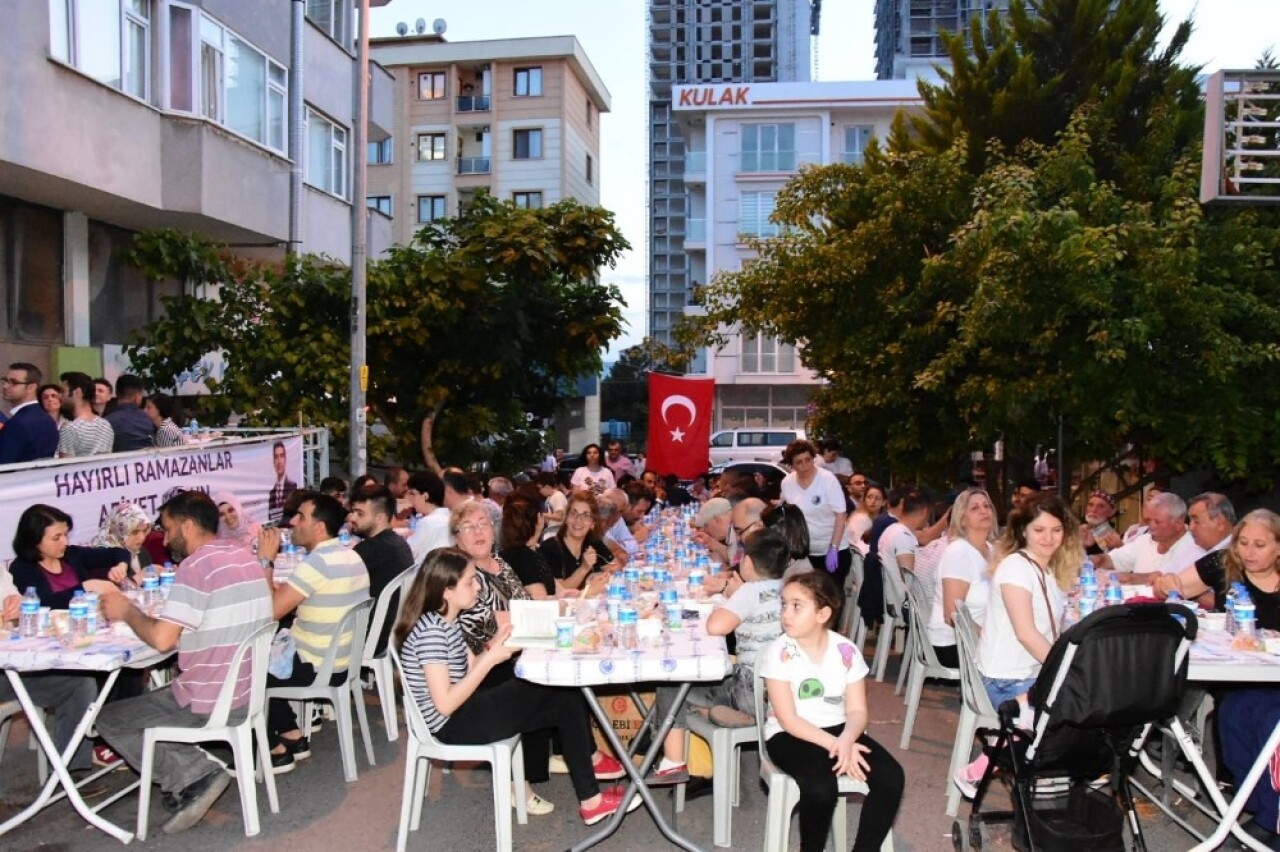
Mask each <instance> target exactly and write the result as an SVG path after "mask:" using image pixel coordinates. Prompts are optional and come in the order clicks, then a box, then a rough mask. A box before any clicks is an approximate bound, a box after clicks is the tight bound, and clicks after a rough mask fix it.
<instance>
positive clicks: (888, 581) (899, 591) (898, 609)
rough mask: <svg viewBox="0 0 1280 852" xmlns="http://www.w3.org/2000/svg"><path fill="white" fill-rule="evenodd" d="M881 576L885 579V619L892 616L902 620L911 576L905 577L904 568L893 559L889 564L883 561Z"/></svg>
mask: <svg viewBox="0 0 1280 852" xmlns="http://www.w3.org/2000/svg"><path fill="white" fill-rule="evenodd" d="M880 574H881V576H882V577H884V614H885V617H886V618H887V617H889V616H892V617H894V618H897V619H901V618H902V615H903V613H902V605H903V604H904V603H906V598H907V586H906V584H907V582H908V581H909V579H910V575H908V576H907V577H903V575H902V568H901V567H900V566H899V565H898V563H897V561H896V560H893V559H890V560H889V561H888V562H885V561H881V563H880Z"/></svg>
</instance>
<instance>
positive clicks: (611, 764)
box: [591, 754, 627, 781]
mask: <svg viewBox="0 0 1280 852" xmlns="http://www.w3.org/2000/svg"><path fill="white" fill-rule="evenodd" d="M591 768H592V770H593V771H594V772H595V774H596V780H597V781H617V780H618V779H619V778H623V777H625V776H626V774H627V770H625V769H623V768H622V764H621V763H619V762H618V761H616V760H614V759H613V758H612V757H610V756H609V755H607V754H602V755H600V759H599V760H597V761H596V762H595V763H594V764H592V766H591Z"/></svg>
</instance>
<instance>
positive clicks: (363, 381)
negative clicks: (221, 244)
mask: <svg viewBox="0 0 1280 852" xmlns="http://www.w3.org/2000/svg"><path fill="white" fill-rule="evenodd" d="M358 23H359V27H360V40H359V42H358V47H357V48H356V83H355V93H354V94H355V107H356V126H355V131H356V132H355V137H356V138H355V146H354V147H355V151H354V156H353V157H352V162H353V165H354V166H355V168H354V176H353V178H354V179H353V181H352V184H353V185H352V188H351V195H352V198H351V423H350V427H351V460H350V464H349V466H350V468H351V478H352V479H355V478H356V477H357V476H361V475H362V474H364V472H365V468H366V466H367V463H368V454H369V447H368V441H367V437H366V435H367V427H368V424H367V423H366V420H367V415H366V414H365V393H366V392H367V391H368V390H369V365H368V363H367V360H366V354H365V331H366V328H365V284H366V269H365V263H366V255H367V254H368V246H367V245H366V243H367V241H368V237H367V234H368V231H367V230H366V228H367V224H366V223H367V221H368V213H369V211H368V209H367V207H366V206H365V195H366V192H365V183H366V178H367V169H368V147H369V146H368V142H369V0H360V17H359V22H358Z"/></svg>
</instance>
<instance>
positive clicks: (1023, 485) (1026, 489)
mask: <svg viewBox="0 0 1280 852" xmlns="http://www.w3.org/2000/svg"><path fill="white" fill-rule="evenodd" d="M1039 493H1040V483H1039V482H1036V481H1035V480H1034V479H1031V478H1030V477H1026V478H1023V479H1019V480H1018V484H1017V485H1016V486H1014V489H1013V493H1012V494H1011V495H1010V496H1009V500H1010V502H1011V503H1012V504H1013V508H1014V509H1021V508H1023V507H1024V506H1026V505H1027V502H1028V501H1029V500H1030V499H1031V498H1032V497H1035V496H1036V495H1037V494H1039Z"/></svg>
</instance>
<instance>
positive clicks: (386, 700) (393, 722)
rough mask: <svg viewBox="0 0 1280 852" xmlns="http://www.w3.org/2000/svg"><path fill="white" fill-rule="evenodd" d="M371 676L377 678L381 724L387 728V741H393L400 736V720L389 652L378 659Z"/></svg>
mask: <svg viewBox="0 0 1280 852" xmlns="http://www.w3.org/2000/svg"><path fill="white" fill-rule="evenodd" d="M373 676H374V677H375V678H377V679H378V701H379V702H381V703H382V724H383V725H384V726H385V727H386V729H387V742H392V743H393V742H395V741H396V740H398V739H399V738H400V722H399V720H398V719H397V718H396V681H395V672H394V671H392V668H391V656H390V654H388V655H387V656H385V657H383V658H382V659H381V660H378V662H377V664H376V665H375V666H374V668H373Z"/></svg>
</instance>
